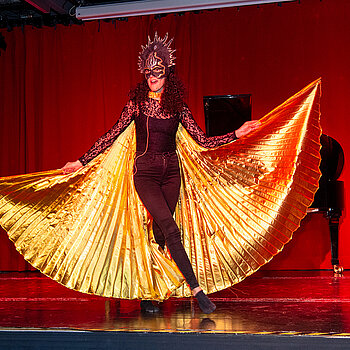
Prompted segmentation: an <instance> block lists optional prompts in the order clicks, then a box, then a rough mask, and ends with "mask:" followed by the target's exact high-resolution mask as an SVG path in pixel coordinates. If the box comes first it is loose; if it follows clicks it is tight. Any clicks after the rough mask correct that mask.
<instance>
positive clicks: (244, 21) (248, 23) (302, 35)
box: [0, 0, 350, 271]
mask: <svg viewBox="0 0 350 350" xmlns="http://www.w3.org/2000/svg"><path fill="white" fill-rule="evenodd" d="M348 13H350V2H349V1H348V0H338V1H334V0H323V1H319V0H302V1H300V3H298V2H292V3H282V6H278V5H277V4H266V5H261V6H259V7H257V6H247V7H241V8H239V9H237V8H229V9H223V10H214V11H204V12H202V13H200V14H194V13H186V14H184V15H182V16H178V15H168V16H166V17H164V18H162V19H161V20H159V19H158V20H157V19H154V18H153V16H145V17H135V18H129V20H128V21H127V22H122V21H116V22H108V23H105V22H100V23H98V22H97V21H95V22H91V23H86V24H84V25H82V26H68V27H65V26H62V25H57V27H56V28H43V29H38V28H32V27H30V26H25V27H24V29H23V30H22V29H21V28H15V29H14V30H13V31H12V32H7V31H6V30H1V33H2V34H3V35H4V37H5V40H6V42H7V44H8V47H7V50H6V52H2V55H1V56H0V82H1V83H0V147H1V153H0V176H6V175H12V174H19V173H24V172H34V171H39V170H44V169H52V168H58V167H61V166H62V165H63V164H65V162H66V161H68V160H75V159H77V158H78V157H79V156H80V155H81V154H82V153H84V152H85V151H86V150H87V149H88V148H89V147H90V146H91V144H92V143H93V142H94V140H95V139H96V138H98V136H100V135H101V134H102V133H103V132H104V131H106V130H107V129H108V128H109V127H110V126H112V124H113V123H114V121H115V120H116V118H118V115H119V112H120V111H121V109H122V107H123V105H124V103H125V102H126V101H127V93H128V90H129V88H130V87H131V86H132V85H134V84H136V83H137V82H138V81H139V80H140V79H141V76H140V74H139V73H138V71H137V56H138V52H139V50H140V45H141V44H144V43H145V41H146V38H147V35H148V34H150V35H152V36H153V33H154V32H155V31H158V33H159V34H160V35H164V34H165V33H166V32H169V35H170V36H174V37H175V40H174V43H175V46H176V49H177V51H176V56H177V71H178V73H179V75H180V77H181V78H182V79H183V81H184V82H185V84H186V86H187V88H188V103H189V105H190V108H191V109H192V111H193V113H194V115H195V118H196V119H197V121H198V123H199V124H200V125H201V126H202V127H203V128H204V116H203V106H202V96H203V95H219V94H235V93H251V94H252V95H253V117H254V119H257V118H259V117H260V116H262V115H264V114H265V113H267V112H268V111H270V110H271V109H272V108H274V107H275V106H277V105H278V104H280V103H281V102H283V101H284V100H285V99H287V98H288V97H289V96H291V95H292V94H294V93H295V92H297V91H298V90H300V89H301V88H302V87H304V86H305V85H307V84H308V83H309V82H311V81H313V80H315V79H316V78H318V77H320V76H321V77H322V78H323V96H322V106H321V107H322V126H323V129H324V133H326V134H328V135H330V136H332V137H334V138H335V139H337V140H338V142H340V144H341V145H342V146H343V149H344V151H345V154H346V153H347V151H348V150H349V149H350V138H349V137H348V128H347V112H348V111H347V98H348V96H349V95H350V85H349V78H350V65H349V62H350V49H349V46H348V44H347V43H348V40H349V36H350V25H349V20H348ZM349 177H350V172H349V170H348V168H345V169H344V172H343V176H342V179H343V180H344V181H345V185H346V187H347V183H348V181H347V180H348V178H349ZM347 203H349V200H347ZM308 220H312V219H308ZM317 220H321V219H319V218H318V219H317ZM317 222H319V221H317ZM326 224H327V222H326V221H325V220H324V222H322V223H321V224H317V225H310V224H305V225H304V226H305V227H304V228H303V229H302V230H299V231H298V232H297V233H296V235H299V236H298V239H295V240H293V241H292V242H291V243H290V247H289V246H288V247H286V249H287V248H288V249H289V253H288V254H285V256H283V255H282V254H283V253H281V256H280V257H278V259H279V260H278V264H277V263H275V265H272V266H273V268H279V267H280V268H286V267H288V266H290V267H296V268H319V267H321V268H322V267H323V268H324V267H330V263H329V243H328V242H329V237H328V233H327V231H326V229H322V230H317V231H316V230H314V229H313V228H314V227H315V226H317V227H321V226H322V227H325V225H326ZM348 228H350V220H349V219H348V217H347V213H346V212H345V213H344V215H343V222H342V225H341V230H340V246H341V248H340V258H341V261H342V263H343V265H344V266H345V267H350V253H349V252H348V251H347V249H346V247H347V245H348V244H349V243H350V236H349V235H346V232H347V231H348ZM300 231H303V232H302V233H300ZM301 237H303V239H301ZM299 238H300V239H299ZM306 242H307V243H306ZM310 242H311V243H310ZM305 245H308V246H310V250H311V251H310V252H309V254H304V252H303V249H304V247H305ZM327 247H328V248H327ZM300 252H302V253H301V254H300ZM0 254H1V261H0V270H2V271H3V270H23V269H26V268H28V266H27V265H26V264H24V262H23V259H22V258H21V257H20V256H19V255H18V254H17V253H16V252H15V251H14V249H13V247H12V245H11V243H9V242H8V240H7V238H6V234H5V233H4V232H3V231H1V232H0ZM306 255H308V256H306ZM310 257H311V259H312V261H311V260H310ZM267 268H269V267H267Z"/></svg>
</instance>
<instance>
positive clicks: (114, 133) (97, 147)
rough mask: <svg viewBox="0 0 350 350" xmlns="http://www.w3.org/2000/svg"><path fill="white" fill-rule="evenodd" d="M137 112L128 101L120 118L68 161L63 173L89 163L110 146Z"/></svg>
mask: <svg viewBox="0 0 350 350" xmlns="http://www.w3.org/2000/svg"><path fill="white" fill-rule="evenodd" d="M137 112H138V108H137V106H136V105H135V104H134V103H133V102H132V101H129V102H128V103H127V104H126V106H125V107H124V109H123V111H122V113H121V116H120V118H119V119H118V120H117V122H116V123H115V124H114V125H113V127H112V128H111V129H109V130H108V131H107V132H106V133H105V134H104V135H102V136H101V137H100V138H99V139H98V140H97V141H96V142H95V143H94V144H93V146H92V147H91V148H90V149H89V150H88V151H87V152H86V153H85V154H84V155H83V156H82V157H80V158H79V160H77V161H75V162H68V163H67V164H66V165H65V166H64V167H63V168H62V171H63V172H64V173H71V172H74V171H76V170H78V169H79V168H81V167H82V166H84V165H86V164H87V163H89V162H90V161H91V160H92V159H94V158H95V157H96V156H98V155H99V154H100V153H102V152H104V151H105V150H106V149H107V148H108V147H110V146H111V145H112V144H113V142H114V141H115V140H116V138H117V137H118V136H119V135H120V134H121V133H122V132H123V131H124V130H125V129H126V128H127V127H128V126H129V125H130V123H131V122H132V120H133V119H134V118H135V115H136V114H137Z"/></svg>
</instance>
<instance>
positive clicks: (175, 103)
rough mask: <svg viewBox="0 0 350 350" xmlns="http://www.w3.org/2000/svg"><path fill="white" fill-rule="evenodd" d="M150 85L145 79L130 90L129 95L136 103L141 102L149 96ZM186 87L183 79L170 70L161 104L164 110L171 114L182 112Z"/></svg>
mask: <svg viewBox="0 0 350 350" xmlns="http://www.w3.org/2000/svg"><path fill="white" fill-rule="evenodd" d="M148 92H149V87H148V84H147V80H146V79H144V80H143V81H141V83H139V84H137V86H136V87H135V88H134V89H131V90H130V92H129V97H130V99H131V100H133V101H134V102H135V103H136V104H141V103H142V102H144V101H146V100H147V98H148ZM184 94H185V88H184V85H183V83H182V81H181V80H180V79H179V78H178V77H177V76H176V75H175V73H174V72H170V73H169V74H168V76H167V77H166V79H165V84H164V92H163V94H162V99H161V101H160V104H161V106H162V108H163V109H164V111H165V112H166V113H169V114H176V113H178V112H180V111H181V110H182V108H183V105H184Z"/></svg>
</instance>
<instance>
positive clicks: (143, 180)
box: [134, 152, 199, 289]
mask: <svg viewBox="0 0 350 350" xmlns="http://www.w3.org/2000/svg"><path fill="white" fill-rule="evenodd" d="M134 173H135V175H134V184H135V188H136V191H137V193H138V195H139V197H140V199H141V201H142V203H143V204H144V206H145V207H146V209H147V210H148V212H149V213H150V214H151V215H152V217H153V232H154V238H155V240H156V242H157V243H158V244H159V245H160V246H161V247H162V248H164V246H165V244H166V245H167V247H168V249H169V251H170V254H171V256H172V258H173V259H174V261H175V263H176V265H177V267H178V268H179V270H180V271H181V273H182V274H183V276H184V277H185V279H186V282H187V283H188V284H189V286H190V288H191V289H194V288H196V287H198V286H199V284H198V281H197V279H196V276H195V275H194V273H193V269H192V266H191V263H190V261H189V259H188V256H187V254H186V251H185V249H184V247H183V245H182V242H181V235H180V230H179V228H178V226H177V225H176V222H175V220H174V218H173V214H174V211H175V207H176V203H177V201H178V198H179V191H180V184H181V179H180V169H179V161H178V159H177V155H176V153H175V152H171V153H151V152H147V153H146V154H145V155H143V156H141V157H139V158H138V153H136V158H135V165H134Z"/></svg>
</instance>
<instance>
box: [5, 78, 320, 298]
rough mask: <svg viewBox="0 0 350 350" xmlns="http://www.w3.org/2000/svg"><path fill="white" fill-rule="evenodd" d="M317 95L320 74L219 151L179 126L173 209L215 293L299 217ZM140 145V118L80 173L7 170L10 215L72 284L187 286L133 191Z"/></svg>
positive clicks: (33, 256) (21, 237)
mask: <svg viewBox="0 0 350 350" xmlns="http://www.w3.org/2000/svg"><path fill="white" fill-rule="evenodd" d="M319 97H320V81H319V80H318V81H316V82H314V83H312V84H310V85H309V86H307V87H306V88H304V89H303V90H302V91H300V92H299V93H297V94H296V95H294V96H293V97H291V98H290V99H289V100H287V101H286V102H285V103H283V104H282V105H281V106H279V107H278V108H276V109H275V110H273V111H272V112H271V113H269V114H268V115H266V116H265V117H263V118H262V119H261V128H260V129H258V130H256V131H254V132H253V133H251V134H249V135H248V136H246V137H243V138H241V139H239V140H236V141H234V142H231V143H229V144H227V145H224V146H221V147H217V148H214V149H210V150H208V149H205V148H203V147H201V146H199V145H198V144H197V143H196V142H194V141H193V139H191V137H190V136H189V135H188V133H187V132H186V131H185V130H184V128H183V127H182V126H180V127H179V130H178V132H177V151H178V155H179V159H180V163H181V177H182V186H181V192H180V198H179V203H178V206H177V209H176V213H175V216H176V221H177V223H178V225H179V227H180V229H181V232H182V238H183V244H184V247H185V249H186V251H187V253H188V255H189V258H190V261H191V263H192V265H193V269H194V271H195V274H196V276H197V278H198V281H199V283H200V285H201V287H202V288H203V289H204V290H205V292H207V293H213V292H216V291H219V290H222V289H224V288H227V287H230V286H232V285H233V284H235V283H238V282H239V281H241V280H243V279H244V278H245V277H247V276H249V275H251V274H252V273H254V271H256V270H258V269H259V267H261V266H262V265H264V264H265V263H267V262H268V261H270V260H271V259H272V257H273V256H274V255H276V254H277V253H278V252H280V251H281V250H282V248H283V246H284V245H285V244H286V243H287V242H288V241H289V240H290V239H291V238H292V234H293V232H294V231H295V230H296V229H297V228H298V227H299V224H300V220H301V219H302V218H303V217H304V216H305V214H306V210H307V207H308V206H309V205H310V204H311V203H312V201H313V197H314V193H315V192H316V190H317V188H318V180H319V177H320V171H319V168H318V167H319V162H320V155H319V150H320V143H319V137H320V133H321V130H320V125H319ZM134 149H135V132H134V125H133V123H132V124H131V125H130V126H129V127H128V128H127V129H126V130H125V131H124V132H123V133H122V134H121V135H120V136H119V137H118V138H117V140H116V141H115V142H114V143H113V145H112V146H111V147H110V148H109V149H107V150H106V151H105V152H104V153H102V154H100V155H99V156H97V157H96V158H95V159H93V160H92V161H91V162H90V163H89V164H88V165H87V166H85V167H83V168H81V169H80V170H79V171H77V172H76V173H74V174H69V175H63V174H61V173H60V171H58V170H56V171H48V172H41V173H34V174H27V175H20V176H12V177H6V178H1V179H0V224H1V226H2V227H3V228H4V229H5V230H6V231H7V232H8V235H9V238H10V239H11V240H12V241H13V242H14V244H15V246H16V249H17V250H18V251H19V252H20V253H21V254H23V256H24V258H25V259H26V260H27V261H29V262H30V263H31V264H32V265H33V266H35V267H36V268H37V269H39V270H40V271H41V272H42V273H44V274H45V275H47V276H49V277H51V278H52V279H54V280H56V281H57V282H59V283H61V284H63V285H65V286H67V287H69V288H72V289H75V290H78V291H80V292H84V293H93V294H98V295H101V296H106V297H116V298H127V299H134V298H142V299H165V298H167V297H169V296H171V295H172V296H178V297H182V296H189V295H190V291H189V289H188V287H187V286H186V285H185V284H184V280H183V277H182V275H181V273H180V272H179V271H178V269H177V267H176V265H175V263H174V262H173V261H172V260H171V257H170V256H169V254H168V252H167V251H161V250H160V249H159V247H158V245H157V244H156V243H155V241H154V238H153V234H152V225H151V220H150V217H149V216H148V213H147V212H146V210H145V209H144V207H143V206H142V204H141V202H140V200H139V198H138V196H137V194H136V191H135V189H134V186H133V180H132V171H133V169H132V165H133V157H134ZM116 159H118V161H116Z"/></svg>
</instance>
